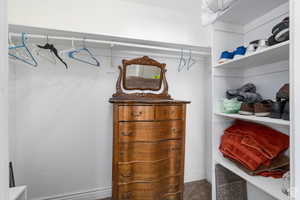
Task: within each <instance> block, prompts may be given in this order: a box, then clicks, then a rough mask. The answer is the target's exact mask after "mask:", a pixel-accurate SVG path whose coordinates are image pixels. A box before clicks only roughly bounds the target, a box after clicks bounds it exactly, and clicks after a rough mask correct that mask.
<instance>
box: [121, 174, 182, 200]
mask: <svg viewBox="0 0 300 200" xmlns="http://www.w3.org/2000/svg"><path fill="white" fill-rule="evenodd" d="M179 192H180V176H175V177H169V178H164V179H161V180H159V181H157V182H135V183H130V184H120V185H119V199H120V200H153V199H155V200H160V199H162V200H163V199H168V198H167V197H170V196H172V195H173V196H174V195H176V194H177V193H179Z"/></svg>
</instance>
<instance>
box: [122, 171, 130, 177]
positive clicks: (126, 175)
mask: <svg viewBox="0 0 300 200" xmlns="http://www.w3.org/2000/svg"><path fill="white" fill-rule="evenodd" d="M121 176H122V177H124V178H130V177H131V176H132V172H128V174H123V173H121Z"/></svg>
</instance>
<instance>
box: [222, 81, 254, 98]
mask: <svg viewBox="0 0 300 200" xmlns="http://www.w3.org/2000/svg"><path fill="white" fill-rule="evenodd" d="M241 92H252V93H255V92H256V86H255V85H254V84H253V83H247V84H245V85H243V86H242V87H240V88H238V89H231V90H227V92H226V96H227V98H228V99H232V98H235V97H237V96H238V95H239V93H241Z"/></svg>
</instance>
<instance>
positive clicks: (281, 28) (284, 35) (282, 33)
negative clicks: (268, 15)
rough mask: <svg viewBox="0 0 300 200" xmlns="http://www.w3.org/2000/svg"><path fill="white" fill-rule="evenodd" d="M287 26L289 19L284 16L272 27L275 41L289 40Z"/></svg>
mask: <svg viewBox="0 0 300 200" xmlns="http://www.w3.org/2000/svg"><path fill="white" fill-rule="evenodd" d="M289 26H290V19H289V17H286V18H284V19H283V20H282V21H281V22H280V23H278V24H277V25H276V26H274V27H273V29H272V34H273V35H274V39H275V40H276V41H277V42H284V41H287V40H289Z"/></svg>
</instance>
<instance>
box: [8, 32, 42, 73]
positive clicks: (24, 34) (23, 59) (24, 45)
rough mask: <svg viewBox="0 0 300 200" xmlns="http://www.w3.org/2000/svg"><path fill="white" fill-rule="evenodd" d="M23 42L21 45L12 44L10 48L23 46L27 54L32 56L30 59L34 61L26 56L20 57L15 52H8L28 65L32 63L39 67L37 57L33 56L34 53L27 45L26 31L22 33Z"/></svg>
mask: <svg viewBox="0 0 300 200" xmlns="http://www.w3.org/2000/svg"><path fill="white" fill-rule="evenodd" d="M21 39H22V43H21V44H20V45H15V46H10V47H9V48H8V49H9V50H14V49H21V48H24V50H25V53H26V55H28V57H29V58H30V60H31V61H32V62H30V60H28V59H26V58H22V57H19V56H17V55H15V54H12V53H8V55H9V56H11V57H13V58H15V59H17V60H20V61H22V62H24V63H26V64H28V65H32V66H34V67H37V66H38V63H37V61H36V60H35V58H34V57H33V55H32V53H31V52H30V50H29V48H28V47H27V45H26V43H25V41H26V40H27V37H26V33H22V38H21Z"/></svg>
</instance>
